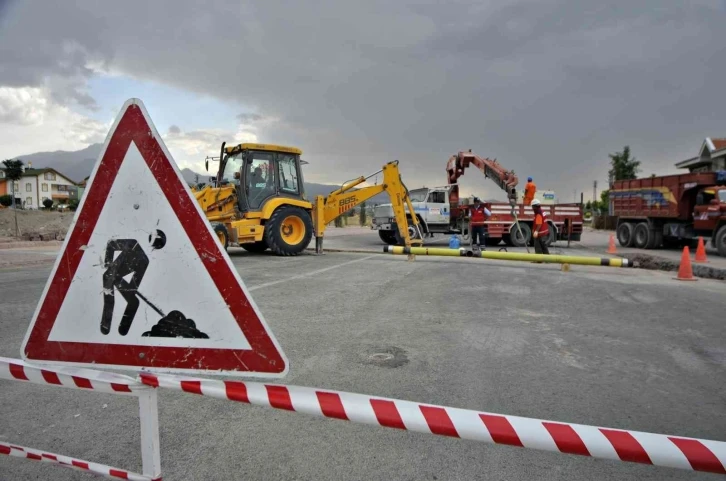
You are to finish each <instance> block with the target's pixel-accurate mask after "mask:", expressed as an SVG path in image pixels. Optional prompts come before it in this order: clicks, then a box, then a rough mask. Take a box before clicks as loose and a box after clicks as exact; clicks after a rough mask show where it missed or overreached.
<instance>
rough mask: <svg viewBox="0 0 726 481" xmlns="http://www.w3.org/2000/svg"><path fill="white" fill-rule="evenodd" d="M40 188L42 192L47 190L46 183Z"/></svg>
mask: <svg viewBox="0 0 726 481" xmlns="http://www.w3.org/2000/svg"><path fill="white" fill-rule="evenodd" d="M41 190H42V191H43V192H48V184H43V185H42V187H41Z"/></svg>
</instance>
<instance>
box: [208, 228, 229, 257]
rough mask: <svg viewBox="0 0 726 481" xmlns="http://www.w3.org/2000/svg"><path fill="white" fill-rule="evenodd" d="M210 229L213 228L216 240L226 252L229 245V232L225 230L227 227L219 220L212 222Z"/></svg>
mask: <svg viewBox="0 0 726 481" xmlns="http://www.w3.org/2000/svg"><path fill="white" fill-rule="evenodd" d="M212 230H214V233H215V234H216V235H217V240H218V241H219V243H220V244H222V247H224V250H225V252H226V251H227V247H229V232H227V227H226V226H225V225H224V224H222V223H221V222H215V223H214V224H212Z"/></svg>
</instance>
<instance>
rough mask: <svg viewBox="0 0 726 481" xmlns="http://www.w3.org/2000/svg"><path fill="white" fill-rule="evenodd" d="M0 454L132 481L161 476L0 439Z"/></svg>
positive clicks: (148, 480)
mask: <svg viewBox="0 0 726 481" xmlns="http://www.w3.org/2000/svg"><path fill="white" fill-rule="evenodd" d="M0 454H5V455H8V456H12V457H16V458H26V459H32V460H34V461H41V462H45V463H52V464H56V465H59V466H65V467H66V468H72V469H76V470H78V471H88V472H91V473H94V474H100V475H101V476H104V477H106V478H111V479H129V480H132V481H161V478H151V477H149V476H144V475H143V474H137V473H132V472H131V471H125V470H123V469H117V468H112V467H111V466H106V465H105V464H98V463H92V462H89V461H83V460H81V459H75V458H70V457H68V456H63V455H61V454H53V453H46V452H44V451H39V450H37V449H32V448H26V447H23V446H15V445H13V444H8V443H6V442H3V441H0Z"/></svg>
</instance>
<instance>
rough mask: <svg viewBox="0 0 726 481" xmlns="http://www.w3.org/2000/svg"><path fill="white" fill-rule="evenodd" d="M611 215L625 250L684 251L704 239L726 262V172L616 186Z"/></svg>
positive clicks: (685, 175) (698, 173)
mask: <svg viewBox="0 0 726 481" xmlns="http://www.w3.org/2000/svg"><path fill="white" fill-rule="evenodd" d="M610 214H611V215H614V216H617V218H618V220H617V227H616V229H617V230H616V233H617V237H618V243H619V244H620V245H621V246H623V247H633V246H634V247H637V248H639V249H657V248H659V247H661V246H663V247H680V246H682V245H686V244H691V243H692V242H693V241H694V240H697V239H698V237H703V238H704V239H710V243H711V245H712V246H713V247H714V248H716V250H717V251H718V254H719V255H720V256H722V257H726V171H719V172H697V173H689V174H680V175H666V176H660V177H647V178H643V179H633V180H618V181H615V182H613V185H612V186H611V188H610Z"/></svg>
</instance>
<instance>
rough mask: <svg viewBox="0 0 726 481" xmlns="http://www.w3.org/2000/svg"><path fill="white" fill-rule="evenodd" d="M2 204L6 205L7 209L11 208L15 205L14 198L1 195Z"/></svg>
mask: <svg viewBox="0 0 726 481" xmlns="http://www.w3.org/2000/svg"><path fill="white" fill-rule="evenodd" d="M0 204H1V205H4V206H5V207H10V206H11V205H13V196H12V195H0Z"/></svg>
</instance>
